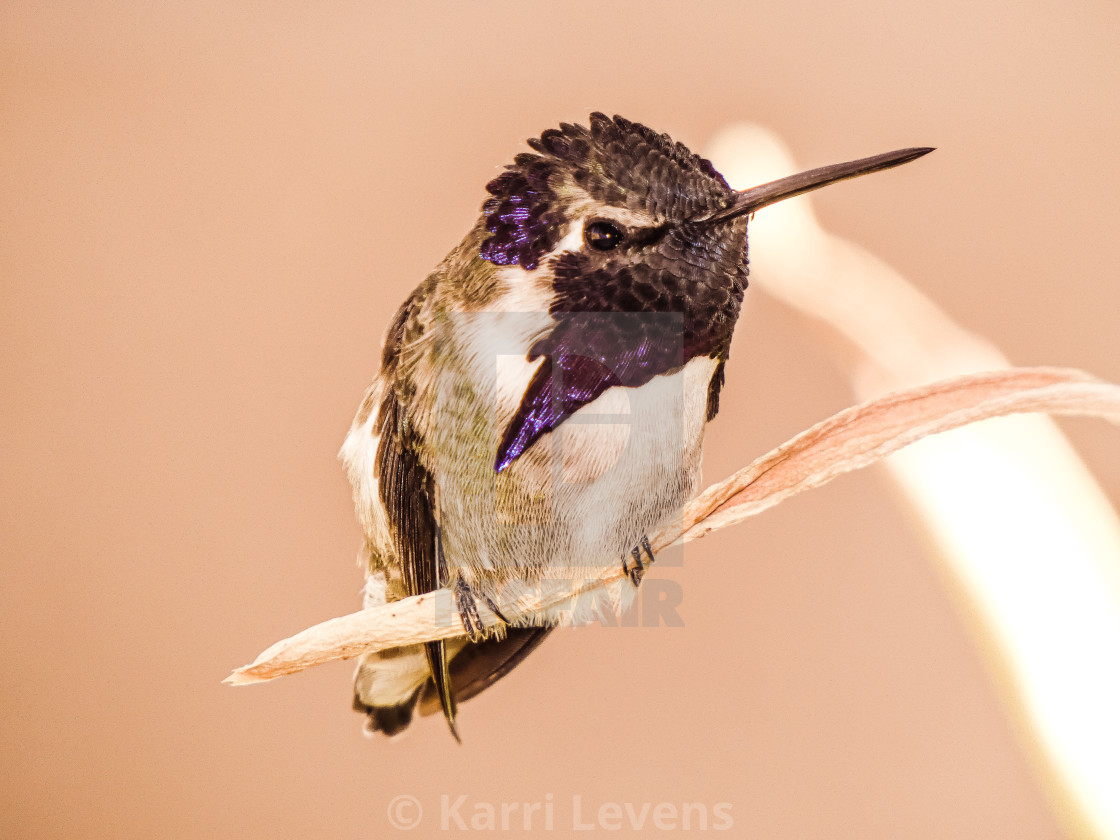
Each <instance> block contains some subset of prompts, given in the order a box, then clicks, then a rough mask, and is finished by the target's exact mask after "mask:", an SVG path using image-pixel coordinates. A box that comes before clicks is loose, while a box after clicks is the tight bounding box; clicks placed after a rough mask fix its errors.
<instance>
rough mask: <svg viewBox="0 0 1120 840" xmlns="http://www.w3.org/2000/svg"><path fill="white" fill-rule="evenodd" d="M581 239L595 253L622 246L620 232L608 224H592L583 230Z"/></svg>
mask: <svg viewBox="0 0 1120 840" xmlns="http://www.w3.org/2000/svg"><path fill="white" fill-rule="evenodd" d="M583 238H584V239H586V240H587V244H588V245H590V246H591V247H592V248H594V249H595V250H596V251H610V250H613V249H614V248H617V247H618V246H619V245H621V244H622V231H621V230H619V229H618V228H616V227H615V226H614V225H612V224H611V223H610V222H592V223H591V224H589V225H588V226H587V228H586V229H585V230H584V232H583Z"/></svg>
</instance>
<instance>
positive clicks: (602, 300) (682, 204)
mask: <svg viewBox="0 0 1120 840" xmlns="http://www.w3.org/2000/svg"><path fill="white" fill-rule="evenodd" d="M528 143H529V146H530V147H532V149H533V151H532V152H531V153H528V152H527V153H524V154H519V155H517V156H516V157H515V158H514V162H513V163H512V164H511V165H510V166H507V167H506V169H505V171H504V172H502V174H500V175H499V176H498V177H496V178H494V179H493V180H492V181H491V182H490V183H489V184H487V186H486V190H487V192H488V193H489V197H488V198H487V199H486V201H485V202H484V203H483V205H482V215H481V216H480V217H479V219H478V221H477V222H476V223H475V225H474V227H473V228H472V229H471V231H470V232H469V233H468V234H467V236H466V238H465V239H464V240H463V241H462V242H461V243H460V244H459V245H458V247H456V248H455V249H454V250H453V251H452V252H451V253H450V254H448V255H447V257H446V258H445V259H444V260H443V262H442V263H441V264H440V265H439V266H438V267H437V268H436V270H435V271H434V272H432V273H431V274H430V275H429V276H428V278H427V279H426V280H424V282H423V283H421V284H420V286H419V287H417V289H416V290H415V291H414V292H413V293H412V295H411V296H410V297H409V298H408V300H406V301H405V303H404V305H403V306H401V308H400V310H399V311H398V312H397V314H396V317H394V319H393V321H392V323H391V324H390V326H389V329H388V331H387V333H386V336H385V340H384V345H383V349H382V353H381V370H380V373H379V374H378V375H377V377H376V379H375V380H374V382H373V384H372V385H371V386H370V388H369V390H368V391H367V393H366V395H365V399H364V400H363V401H362V404H361V407H360V408H359V410H358V414H357V417H356V418H355V420H354V423H353V425H352V427H351V429H350V432H349V434H348V435H347V438H346V442H345V443H344V445H343V447H342V452H341V456H342V459H343V461H344V463H345V465H346V469H347V473H348V475H349V478H350V482H351V484H352V485H353V488H354V500H355V505H356V507H357V513H358V518H359V520H360V521H361V524H362V527H363V529H364V531H365V537H366V539H365V547H364V550H363V552H362V556H361V560H362V562H363V564H364V565H365V566H366V574H367V576H366V587H365V599H364V600H365V605H366V606H367V607H370V606H375V605H379V604H384V603H386V602H387V601H394V600H398V599H400V598H403V597H405V596H408V595H418V594H421V593H424V592H430V591H432V590H435V589H438V588H441V587H447V588H450V589H451V590H452V591H453V592H454V594H455V602H456V605H457V607H458V610H459V614H460V616H461V618H462V620H463V624H464V626H465V627H466V628H467V630H468V633H469V634H470V635H469V637H468V638H464V639H456V640H451V641H447V642H443V641H440V642H429V643H426V644H423V645H414V646H409V647H402V648H395V649H392V650H388V651H382V652H379V653H372V654H366V655H365V656H363V657H362V659H361V662H360V664H359V666H358V671H357V675H356V678H355V686H354V695H355V696H354V707H355V708H356V709H358V710H360V711H362V712H364V713H366V715H367V716H368V722H367V729H368V730H369V731H381V732H384V733H386V734H387V735H393V734H396V733H398V732H400V731H401V730H403V729H404V728H405V727H407V726H408V724H409V723H410V721H411V720H412V716H413V712H414V710H415V708H416V707H417V705H419V707H420V710H421V712H422V713H432V712H437V711H439V710H442V711H443V713H444V715H445V717H446V718H447V722H448V724H449V726H450V727H451V732H452V734H454V735H455V737H456V739H458V737H459V736H458V733H457V730H456V725H455V714H456V702H457V701H461V700H465V699H467V698H469V697H472V696H474V695H475V694H477V693H478V692H480V691H482V690H483V689H485V688H486V687H487V686H489V685H491V684H492V683H493V682H495V681H496V680H498V679H499V678H501V677H502V676H504V675H505V674H506V673H508V672H509V670H510V669H511V668H513V667H514V666H515V665H517V664H518V663H519V662H520V661H521V660H522V659H524V657H525V656H527V655H528V654H529V653H530V652H531V651H532V650H533V649H534V648H535V647H536V646H537V645H538V644H540V642H541V641H542V640H543V639H544V637H545V636H546V635H547V634H548V633H549V631H550V630H551V629H552V628H553V627H554V626H555V625H556V623H557V622H559V621H561V620H563V619H564V618H565V615H564V614H563V613H561V612H559V611H556V612H554V613H553V614H546V615H536V616H533V615H529V616H524V615H522V614H521V613H520V612H519V611H518V609H517V604H518V603H519V598H520V597H522V596H525V595H527V594H530V593H533V592H537V593H539V592H541V591H542V590H547V589H548V588H549V587H563V586H565V585H566V584H567V583H568V582H571V581H573V580H574V581H577V582H578V581H581V580H583V579H585V578H587V577H589V576H591V575H593V574H596V573H597V572H599V571H601V570H602V569H603V568H605V567H609V566H614V565H616V564H622V565H623V568H624V569H625V570H626V571H627V573H628V575H629V577H630V581H631V582H632V583H633V587H634V588H636V587H637V586H638V584H639V583H640V581H641V575H642V572H643V571H644V569H645V566H646V561H652V559H653V554H652V551H651V550H650V545H649V541H648V539H647V534H651V533H655V532H656V531H657V530H658V529H659V528H660V527H662V526H663V525H664V524H666V523H667V522H668V521H669V520H670V519H672V517H673V516H674V515H676V514H677V513H678V512H679V511H680V509H681V508H682V506H683V505H684V503H685V502H686V501H688V499H689V498H690V497H691V496H692V495H693V494H694V493H695V492H696V490H697V489H698V482H699V477H700V455H701V447H702V444H703V438H704V427H705V425H706V424H707V423H708V421H710V420H711V419H712V418H713V417H715V415H716V412H717V410H718V408H719V395H720V389H721V388H722V387H723V383H724V366H725V364H726V362H727V358H728V350H729V348H730V345H731V335H732V332H733V331H734V329H735V322H736V321H737V319H738V317H739V310H740V306H741V304H742V300H743V293H744V292H745V291H746V288H747V221H748V219H749V218H750V216H751V214H752V213H754V212H755V211H756V210H758V209H760V208H762V207H765V206H766V205H768V204H772V203H774V202H776V201H780V200H782V199H783V198H789V197H791V196H795V195H799V194H801V193H804V192H808V191H809V190H814V189H817V188H818V187H822V186H824V185H826V184H831V183H834V182H836V181H840V180H843V179H846V178H852V177H855V176H857V175H864V174H866V173H869V172H875V171H878V170H880V169H887V168H890V167H892V166H898V165H899V164H902V163H906V162H908V161H911V160H914V159H915V158H918V157H921V156H922V155H924V154H926V153H927V152H930V151H932V150H931V149H928V148H914V149H904V150H900V151H896V152H889V153H887V154H883V155H877V156H875V157H870V158H865V159H863V160H857V161H852V162H850V163H841V164H837V165H834V166H826V167H822V168H820V169H814V170H812V171H809V172H803V173H801V174H799V175H793V176H791V177H788V178H782V179H780V180H778V181H773V182H771V183H768V184H763V185H762V186H759V187H754V188H753V189H749V190H744V191H741V192H736V191H734V190H732V189H731V188H730V187H729V186H728V185H727V182H726V181H725V180H724V179H723V177H722V176H721V175H720V174H719V173H718V172H717V171H716V170H715V169H714V168H713V167H712V165H711V163H709V162H708V161H707V160H705V159H703V158H701V157H700V156H698V155H695V154H693V153H692V152H690V151H689V150H688V149H687V148H685V147H684V146H683V145H681V144H680V143H676V142H674V141H673V140H671V139H670V138H669V136H668V135H666V134H657V133H656V132H654V131H652V130H650V129H649V128H646V127H645V126H644V125H640V124H638V123H634V122H630V121H629V120H626V119H623V118H622V117H619V116H616V117H614V118H613V119H611V118H608V117H607V116H605V115H604V114H601V113H595V114H592V115H591V118H590V127H584V126H582V125H570V124H567V123H561V125H560V127H559V129H549V130H547V131H545V132H544V133H543V134H542V135H541V136H540V137H539V138H533V139H530V140H529V141H528ZM626 588H630V585H629V584H627V585H626ZM625 595H626V593H623V597H625ZM480 601H481V602H482V603H485V604H486V606H487V607H488V608H489V609H491V610H492V611H493V612H494V613H495V614H496V615H497V616H498V617H499V618H500V619H502V621H504V622H506V625H505V627H504V632H501V631H499V632H498V633H497V634H491V635H489V636H486V635H485V634H484V633H483V632H482V625H481V622H480V621H479V612H478V608H479V602H480Z"/></svg>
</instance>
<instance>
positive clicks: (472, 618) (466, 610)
mask: <svg viewBox="0 0 1120 840" xmlns="http://www.w3.org/2000/svg"><path fill="white" fill-rule="evenodd" d="M454 591H455V606H457V607H458V608H459V618H460V619H462V621H463V627H465V628H466V630H467V637H468V638H469V639H470V640H471V641H472V642H481V641H482V640H483V639H484V638H486V626H485V625H484V624H483V623H482V617H481V616H480V615H479V614H478V599H477V597H476V596H475V594H474V590H472V589H471V587H470V584H468V583H467V582H466V581H465V580H463V579H462V578H460V579H459V580H458V581H456V582H455V590H454ZM482 600H484V601H485V602H486V606H488V607H489V608H490V612H492V613H494V615H496V616H497V617H498V620H499V621H501V622H502V623H503V624H509V619H507V618H506V617H505V616H504V615H502V611H501V610H499V609H498V605H497V604H495V603H494V601H493V600H491V598H490V596H489V595H483V596H482Z"/></svg>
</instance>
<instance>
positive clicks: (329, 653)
mask: <svg viewBox="0 0 1120 840" xmlns="http://www.w3.org/2000/svg"><path fill="white" fill-rule="evenodd" d="M1024 412H1045V413H1048V414H1059V415H1081V416H1092V417H1101V418H1104V419H1107V420H1110V421H1112V422H1114V423H1120V386H1118V385H1113V384H1110V383H1106V382H1101V381H1099V380H1096V379H1094V378H1092V377H1091V376H1089V375H1087V374H1085V373H1083V372H1081V371H1076V370H1064V369H1057V368H1012V369H1009V370H1002V371H994V372H991V373H981V374H971V375H967V376H960V377H956V378H953V379H947V380H943V381H940V382H935V383H933V384H930V385H923V386H921V387H918V388H912V389H908V390H905V391H899V392H896V393H893V394H888V395H886V396H884V397H881V398H878V399H874V400H871V401H869V402H866V403H863V404H861V405H858V406H854V407H852V408H849V409H846V410H845V411H842V412H840V413H839V414H836V415H834V416H832V417H830V418H829V419H827V420H825V421H823V422H821V423H818V424H817V425H815V426H813V427H812V428H810V429H808V430H806V431H804V432H802V433H801V434H799V435H798V436H796V437H795V438H793V439H791V440H789V441H788V442H786V443H784V444H782V445H781V446H779V447H778V448H777V449H775V450H773V451H772V452H770V453H768V454H767V455H764V456H763V457H761V458H759V459H758V460H756V461H755V462H754V463H752V464H751V465H750V466H748V467H746V468H744V469H742V470H740V471H739V472H738V473H736V474H735V475H733V476H731V477H730V478H729V479H727V480H726V481H723V482H721V483H719V484H716V485H713V486H712V487H709V488H708V489H707V490H705V491H704V492H703V493H701V494H700V495H699V496H697V497H696V498H695V499H694V500H693V501H692V502H690V503H689V504H688V505H687V506H686V508H685V510H684V511H683V513H682V516H681V518H680V519H679V520H678V521H676V522H674V523H673V524H672V525H671V526H669V527H667V528H666V529H665V530H663V531H662V532H660V533H659V534H657V535H656V536H655V537H654V538H653V539H652V543H653V546H654V549H655V550H660V549H663V548H665V547H666V546H668V545H670V544H672V543H674V542H677V541H678V540H683V541H689V540H694V539H698V538H700V537H702V536H704V535H705V534H708V533H710V532H712V531H714V530H716V529H718V528H722V527H724V526H726V525H731V524H734V523H736V522H741V521H742V520H744V519H746V518H748V517H750V516H754V515H755V514H757V513H761V512H762V511H764V510H766V509H767V508H769V507H772V506H774V505H776V504H778V503H779V502H781V501H783V500H784V499H787V498H789V497H790V496H793V495H796V494H797V493H800V492H802V491H804V490H808V489H810V488H813V487H818V486H820V485H822V484H825V483H826V482H828V481H831V480H832V479H833V478H835V477H836V476H838V475H841V474H843V473H846V472H850V471H852V470H856V469H859V468H861V467H865V466H868V465H869V464H872V463H874V462H876V461H878V460H880V459H882V458H884V457H886V456H887V455H890V454H891V453H892V452H896V451H897V450H899V449H901V448H903V447H904V446H907V445H909V444H911V443H914V442H915V441H917V440H920V439H921V438H923V437H926V436H928V435H932V434H936V433H938V432H943V431H948V430H950V429H955V428H958V427H960V426H964V425H967V424H969V423H974V422H977V421H979V420H984V419H987V418H990V417H999V416H1002V415H1007V414H1016V413H1024ZM621 578H622V568H621V564H618V565H616V566H613V567H610V568H607V569H604V571H603V573H602V575H601V576H600V577H598V578H594V579H590V580H586V581H584V582H582V583H581V584H577V585H573V586H572V587H571V588H570V589H569V590H568V591H566V592H563V593H559V594H550V595H549V596H547V597H546V598H542V599H539V600H538V601H537V602H536V603H533V604H529V605H522V607H523V609H524V612H527V613H529V614H532V613H535V612H538V611H543V610H544V609H545V608H547V607H550V606H557V605H561V606H562V605H564V604H568V603H574V602H576V601H577V600H578V599H580V598H583V597H586V596H587V595H588V594H590V593H592V592H594V591H595V590H598V589H602V588H604V587H607V586H610V585H612V584H614V583H617V582H618V581H619V580H620V579H621ZM483 612H484V613H485V614H484V615H483V621H484V623H485V624H486V625H487V626H492V625H494V624H495V623H496V622H497V621H498V619H497V618H496V617H495V616H494V615H492V614H489V613H486V611H485V610H483ZM461 635H464V630H463V625H462V623H461V622H460V621H459V617H458V614H457V612H456V610H455V609H454V608H453V606H452V599H451V597H450V593H449V592H448V591H447V590H440V591H437V592H433V593H429V594H426V595H420V596H416V597H412V598H406V599H404V600H401V601H396V602H393V603H391V604H386V605H385V606H382V607H376V608H374V609H369V610H362V611H360V612H356V613H351V614H350V615H345V616H341V617H339V618H333V619H330V620H329V621H324V622H322V623H321V624H317V625H315V626H314V627H310V628H308V629H307V630H304V631H302V632H300V633H297V634H296V635H294V636H292V637H290V638H288V639H284V640H283V641H280V642H277V643H276V644H274V645H272V647H270V648H268V650H266V651H264V652H263V653H262V654H261V655H260V656H258V657H257V659H256V660H255V661H254V662H253V663H252V664H251V665H246V666H244V667H241V668H238V669H237V670H235V671H234V672H233V673H232V674H231V675H230V676H229V677H228V678H227V679H226V680H225V681H226V682H227V683H230V684H232V685H245V684H248V683H254V682H262V681H265V680H270V679H273V678H275V677H279V676H283V675H285V674H292V673H295V672H296V671H301V670H303V669H305V668H309V667H311V666H313V665H319V664H322V663H324V662H329V661H332V660H335V659H347V658H349V657H352V656H356V655H358V654H361V653H365V652H367V651H375V650H381V649H384V648H389V647H397V646H400V645H409V644H416V643H419V642H424V641H430V640H434V639H446V638H451V637H454V636H461Z"/></svg>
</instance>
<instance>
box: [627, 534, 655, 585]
mask: <svg viewBox="0 0 1120 840" xmlns="http://www.w3.org/2000/svg"><path fill="white" fill-rule="evenodd" d="M642 552H645V555H646V557H648V558H649V562H648V563H646V562H645V561H643V560H642ZM652 564H653V548H651V547H650V544H649V537H645V536H643V537H642V539H641V541H640V542H639V543H638V544H637V545H636V546H634V547H633V548H632V549H630V556H629V557H628V558H626V560H624V561H623V563H622V571H623V572H625V573H626V576H627V577H628V578H630V582H631V583H632V584H634V586H635V587H637V586H639V585H640V584H641V582H642V577H643V576H644V575H645V573H646V569H648V568H649V567H650V565H652Z"/></svg>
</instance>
